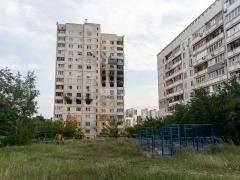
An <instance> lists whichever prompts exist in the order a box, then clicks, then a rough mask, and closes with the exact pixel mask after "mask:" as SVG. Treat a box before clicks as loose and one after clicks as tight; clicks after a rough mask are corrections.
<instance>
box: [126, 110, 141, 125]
mask: <svg viewBox="0 0 240 180" xmlns="http://www.w3.org/2000/svg"><path fill="white" fill-rule="evenodd" d="M137 122H138V121H137V109H134V108H130V109H127V110H126V111H125V118H124V124H125V125H127V126H135V125H136V124H137Z"/></svg>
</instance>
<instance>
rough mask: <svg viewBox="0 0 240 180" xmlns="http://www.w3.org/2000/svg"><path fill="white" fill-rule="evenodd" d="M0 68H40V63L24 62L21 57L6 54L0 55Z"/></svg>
mask: <svg viewBox="0 0 240 180" xmlns="http://www.w3.org/2000/svg"><path fill="white" fill-rule="evenodd" d="M0 68H9V69H12V70H22V69H27V70H35V69H39V68H41V65H40V64H35V63H26V62H24V60H23V59H21V58H20V57H18V56H15V55H6V56H2V57H0Z"/></svg>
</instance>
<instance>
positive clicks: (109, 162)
mask: <svg viewBox="0 0 240 180" xmlns="http://www.w3.org/2000/svg"><path fill="white" fill-rule="evenodd" d="M214 151H215V153H213V152H212V151H210V150H209V151H205V152H199V153H193V152H192V153H189V152H188V153H182V152H181V153H177V154H176V155H175V156H174V157H173V158H172V159H171V158H170V157H164V158H162V157H154V158H148V157H145V156H144V155H143V153H142V152H141V150H140V148H139V147H138V145H137V144H136V142H135V141H134V140H130V139H127V140H104V141H103V140H102V141H100V140H99V141H96V140H88V141H87V140H84V141H77V140H76V141H70V140H69V141H66V142H65V143H64V144H62V145H56V144H54V143H52V144H32V145H27V146H15V147H4V148H0V179H1V180H5V179H6V180H8V179H27V180H29V179H34V180H35V179H54V180H56V179H71V180H74V179H83V180H87V179H94V180H97V179H109V180H114V179H121V180H122V179H128V180H131V179H191V180H192V179H204V180H205V179H231V180H233V179H240V147H236V146H231V145H218V146H217V148H216V149H214Z"/></svg>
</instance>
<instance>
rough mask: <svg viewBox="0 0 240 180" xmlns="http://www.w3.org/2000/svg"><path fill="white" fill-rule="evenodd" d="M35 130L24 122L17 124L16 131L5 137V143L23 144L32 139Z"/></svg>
mask: <svg viewBox="0 0 240 180" xmlns="http://www.w3.org/2000/svg"><path fill="white" fill-rule="evenodd" d="M32 137H33V132H32V130H31V129H30V128H29V127H27V126H26V125H25V124H23V123H18V124H17V125H16V131H15V133H13V134H10V135H8V136H6V137H5V138H4V139H3V145H23V144H28V143H30V142H31V141H32Z"/></svg>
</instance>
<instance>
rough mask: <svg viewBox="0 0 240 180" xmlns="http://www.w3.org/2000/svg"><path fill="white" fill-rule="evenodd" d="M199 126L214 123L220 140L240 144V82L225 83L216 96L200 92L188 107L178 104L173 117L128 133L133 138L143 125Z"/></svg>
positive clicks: (136, 128)
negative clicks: (198, 124) (197, 124)
mask: <svg viewBox="0 0 240 180" xmlns="http://www.w3.org/2000/svg"><path fill="white" fill-rule="evenodd" d="M196 123H200V124H206V123H207V124H213V125H214V126H215V134H216V136H217V137H220V138H221V139H222V140H223V141H225V142H233V143H235V144H240V130H239V129H240V79H237V78H233V79H230V80H228V81H226V82H224V83H223V85H222V86H220V87H219V89H218V91H217V92H216V93H214V94H209V93H208V92H206V91H205V90H204V89H198V90H196V91H195V92H194V95H193V96H192V98H191V101H190V102H189V103H188V104H177V105H176V106H175V112H174V113H173V114H172V115H169V116H166V117H164V118H163V119H147V120H146V121H144V122H143V123H142V124H141V125H136V126H134V127H129V128H127V129H126V131H127V132H128V134H129V136H131V137H133V136H134V135H136V134H137V131H138V129H139V128H140V127H144V126H153V127H156V128H159V127H160V126H162V125H164V124H196Z"/></svg>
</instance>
